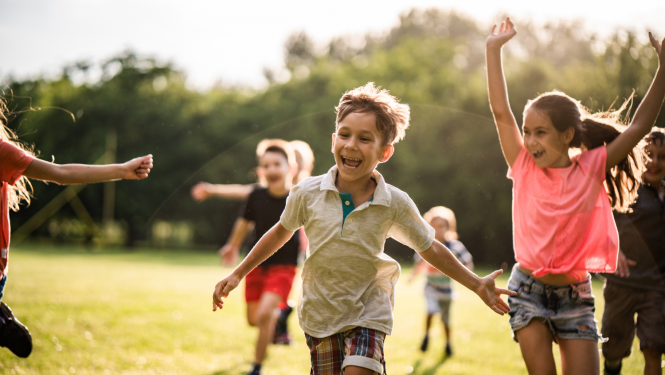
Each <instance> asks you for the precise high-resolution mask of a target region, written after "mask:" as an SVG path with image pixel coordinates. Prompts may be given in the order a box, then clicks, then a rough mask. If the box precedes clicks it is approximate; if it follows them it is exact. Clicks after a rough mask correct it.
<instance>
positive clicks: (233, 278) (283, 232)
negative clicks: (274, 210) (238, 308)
mask: <svg viewBox="0 0 665 375" xmlns="http://www.w3.org/2000/svg"><path fill="white" fill-rule="evenodd" d="M293 233H294V231H290V230H287V229H286V228H284V227H283V226H282V224H281V223H277V224H275V226H273V227H272V228H270V230H269V231H268V232H266V234H264V235H263V237H261V239H260V240H259V242H258V243H257V244H256V246H254V248H253V249H252V251H250V252H249V254H247V256H246V257H245V259H244V260H243V261H242V262H240V264H239V265H238V267H236V269H235V270H233V272H231V274H230V275H228V276H227V277H225V278H224V279H222V281H220V282H218V283H217V285H216V286H215V292H214V293H213V295H212V311H216V310H217V309H218V308H219V309H221V308H222V307H224V301H222V297H226V296H228V295H229V292H231V291H232V290H233V289H235V288H236V287H237V286H238V284H240V281H241V280H242V279H243V278H244V277H245V276H247V274H248V273H249V272H250V271H252V270H253V269H254V268H255V267H256V266H258V265H259V264H261V263H263V261H264V260H266V259H268V258H269V257H270V256H271V255H273V254H274V253H275V252H276V251H277V250H279V249H280V248H281V247H282V246H284V244H285V243H286V242H287V241H288V240H289V239H291V237H292V236H293Z"/></svg>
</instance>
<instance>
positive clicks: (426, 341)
mask: <svg viewBox="0 0 665 375" xmlns="http://www.w3.org/2000/svg"><path fill="white" fill-rule="evenodd" d="M428 345H429V335H425V338H423V343H422V344H420V351H421V352H425V351H427V346H428Z"/></svg>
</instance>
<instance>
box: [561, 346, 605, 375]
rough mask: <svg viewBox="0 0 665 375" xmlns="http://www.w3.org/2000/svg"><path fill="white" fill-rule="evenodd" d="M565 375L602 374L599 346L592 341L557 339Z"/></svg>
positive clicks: (562, 371) (562, 370)
mask: <svg viewBox="0 0 665 375" xmlns="http://www.w3.org/2000/svg"><path fill="white" fill-rule="evenodd" d="M557 342H558V343H559V348H560V349H561V373H562V374H563V375H577V374H579V375H582V374H590V375H593V374H596V375H599V374H600V356H599V354H598V344H597V343H596V342H595V341H591V340H580V339H577V340H573V339H562V338H557Z"/></svg>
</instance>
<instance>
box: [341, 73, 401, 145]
mask: <svg viewBox="0 0 665 375" xmlns="http://www.w3.org/2000/svg"><path fill="white" fill-rule="evenodd" d="M335 111H336V113H337V124H336V125H339V123H340V122H342V120H344V118H345V117H346V116H348V115H349V114H351V113H374V115H375V116H376V128H377V130H378V131H379V133H381V137H382V138H383V143H384V144H386V145H388V144H390V145H392V144H394V143H397V142H399V141H400V140H401V139H403V138H404V133H405V131H406V129H407V128H408V127H409V116H410V110H409V106H408V105H407V104H402V103H400V102H399V100H398V99H397V98H395V97H394V96H392V95H390V93H389V92H388V90H385V89H381V87H376V86H374V82H369V83H368V84H366V85H365V86H360V87H357V88H355V89H353V90H351V91H347V92H345V93H344V95H342V98H341V99H340V100H339V105H338V106H337V107H335Z"/></svg>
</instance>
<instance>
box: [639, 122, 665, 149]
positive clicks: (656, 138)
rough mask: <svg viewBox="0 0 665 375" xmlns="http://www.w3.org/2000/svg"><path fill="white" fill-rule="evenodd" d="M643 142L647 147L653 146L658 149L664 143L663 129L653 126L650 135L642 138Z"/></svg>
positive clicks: (664, 133) (664, 130) (664, 134)
mask: <svg viewBox="0 0 665 375" xmlns="http://www.w3.org/2000/svg"><path fill="white" fill-rule="evenodd" d="M644 141H645V142H646V145H647V146H648V145H651V144H655V145H656V146H659V147H660V146H661V145H662V144H663V143H665V129H663V128H659V127H655V126H654V127H653V129H651V133H649V134H648V135H647V136H646V137H645V138H644Z"/></svg>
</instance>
